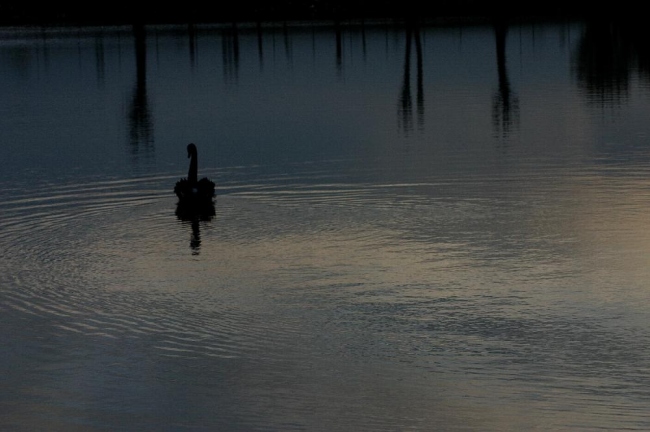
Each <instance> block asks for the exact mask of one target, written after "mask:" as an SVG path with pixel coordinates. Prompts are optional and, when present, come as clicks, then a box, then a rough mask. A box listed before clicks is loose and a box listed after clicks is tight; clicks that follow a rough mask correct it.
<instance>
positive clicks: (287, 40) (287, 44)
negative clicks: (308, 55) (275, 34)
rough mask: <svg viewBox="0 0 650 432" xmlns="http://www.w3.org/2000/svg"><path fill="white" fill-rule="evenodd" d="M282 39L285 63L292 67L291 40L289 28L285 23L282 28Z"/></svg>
mask: <svg viewBox="0 0 650 432" xmlns="http://www.w3.org/2000/svg"><path fill="white" fill-rule="evenodd" d="M282 38H283V41H284V53H285V55H286V56H287V63H288V64H289V65H290V66H293V46H292V45H291V38H290V37H289V26H288V25H287V23H286V22H285V23H284V25H283V26H282Z"/></svg>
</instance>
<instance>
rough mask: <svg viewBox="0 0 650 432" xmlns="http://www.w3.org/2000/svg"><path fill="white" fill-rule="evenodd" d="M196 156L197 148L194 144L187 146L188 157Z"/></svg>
mask: <svg viewBox="0 0 650 432" xmlns="http://www.w3.org/2000/svg"><path fill="white" fill-rule="evenodd" d="M195 154H196V146H195V145H194V144H193V143H190V144H188V145H187V157H188V158H189V157H192V155H195Z"/></svg>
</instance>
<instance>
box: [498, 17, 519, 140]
mask: <svg viewBox="0 0 650 432" xmlns="http://www.w3.org/2000/svg"><path fill="white" fill-rule="evenodd" d="M507 35H508V24H507V23H506V22H504V21H503V20H497V21H496V22H495V23H494V39H495V41H496V54H497V72H498V79H499V87H498V90H497V91H496V93H495V94H494V96H493V98H492V123H493V125H494V132H495V134H496V135H497V136H507V135H509V134H510V132H511V130H512V128H513V127H515V128H516V127H517V126H518V125H519V99H518V97H517V95H516V94H514V93H513V92H512V89H511V88H510V80H509V79H508V67H507V58H506V39H507Z"/></svg>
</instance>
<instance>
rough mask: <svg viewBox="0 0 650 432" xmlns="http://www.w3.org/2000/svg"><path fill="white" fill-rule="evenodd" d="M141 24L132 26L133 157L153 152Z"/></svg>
mask: <svg viewBox="0 0 650 432" xmlns="http://www.w3.org/2000/svg"><path fill="white" fill-rule="evenodd" d="M146 36H147V35H146V30H145V26H144V25H143V24H135V25H134V26H133V37H134V41H135V65H136V80H135V86H134V88H133V95H132V98H131V107H130V110H129V126H130V136H131V151H132V152H133V154H134V155H138V154H140V152H141V151H144V153H145V154H147V155H150V154H151V153H152V152H153V121H152V119H151V112H150V110H149V100H148V96H147V41H146Z"/></svg>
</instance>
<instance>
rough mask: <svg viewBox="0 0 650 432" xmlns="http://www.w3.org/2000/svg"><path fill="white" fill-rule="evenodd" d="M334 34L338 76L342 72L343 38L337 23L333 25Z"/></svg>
mask: <svg viewBox="0 0 650 432" xmlns="http://www.w3.org/2000/svg"><path fill="white" fill-rule="evenodd" d="M334 34H335V38H336V42H335V44H336V70H337V72H338V73H339V74H340V73H341V72H342V70H343V36H342V35H341V25H340V23H339V22H338V21H337V22H336V23H335V24H334Z"/></svg>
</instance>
